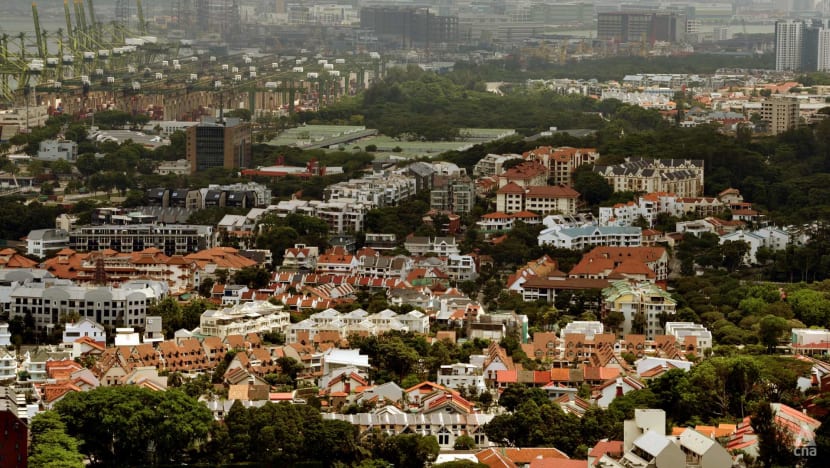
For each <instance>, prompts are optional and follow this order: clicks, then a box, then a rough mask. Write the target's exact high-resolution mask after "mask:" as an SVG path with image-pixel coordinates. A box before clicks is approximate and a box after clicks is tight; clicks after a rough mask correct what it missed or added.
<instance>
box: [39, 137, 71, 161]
mask: <svg viewBox="0 0 830 468" xmlns="http://www.w3.org/2000/svg"><path fill="white" fill-rule="evenodd" d="M37 159H41V160H43V161H57V160H59V159H63V160H64V161H75V160H76V159H78V144H77V143H75V142H74V141H71V140H43V141H41V142H40V148H39V149H38V152H37Z"/></svg>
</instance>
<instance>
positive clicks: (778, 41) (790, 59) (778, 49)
mask: <svg viewBox="0 0 830 468" xmlns="http://www.w3.org/2000/svg"><path fill="white" fill-rule="evenodd" d="M803 30H804V23H802V22H801V21H794V20H788V21H777V22H776V23H775V69H776V70H779V71H786V70H799V69H801V47H802V33H803Z"/></svg>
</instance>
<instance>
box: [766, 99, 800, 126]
mask: <svg viewBox="0 0 830 468" xmlns="http://www.w3.org/2000/svg"><path fill="white" fill-rule="evenodd" d="M761 119H762V120H763V121H764V122H766V123H767V125H769V131H770V133H772V134H773V135H778V134H779V133H784V132H786V131H787V130H792V129H794V128H798V126H799V105H798V99H796V98H793V97H783V96H775V97H773V98H770V99H766V100H764V101H763V102H762V103H761Z"/></svg>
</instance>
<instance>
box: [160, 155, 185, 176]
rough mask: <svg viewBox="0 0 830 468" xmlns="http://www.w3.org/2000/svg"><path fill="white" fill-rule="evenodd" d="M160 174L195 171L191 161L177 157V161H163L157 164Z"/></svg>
mask: <svg viewBox="0 0 830 468" xmlns="http://www.w3.org/2000/svg"><path fill="white" fill-rule="evenodd" d="M153 172H155V173H156V174H158V175H179V176H183V175H188V174H192V173H193V168H192V167H191V165H190V161H188V160H187V159H177V160H175V161H162V162H160V163H159V165H158V166H156V169H155V171H153Z"/></svg>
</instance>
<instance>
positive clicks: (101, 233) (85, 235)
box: [69, 224, 216, 256]
mask: <svg viewBox="0 0 830 468" xmlns="http://www.w3.org/2000/svg"><path fill="white" fill-rule="evenodd" d="M215 242H216V239H215V236H214V233H213V227H212V226H196V225H187V224H137V225H128V226H119V225H101V226H82V227H79V228H76V229H73V230H72V231H70V232H69V248H70V249H72V250H74V251H76V252H94V251H97V250H106V249H112V250H116V251H118V252H126V253H129V252H137V251H141V250H144V249H146V248H149V247H155V248H157V249H159V250H161V251H162V252H164V254H165V255H168V256H171V255H187V254H190V253H194V252H198V251H200V250H205V249H210V248H212V247H213V246H214V245H215Z"/></svg>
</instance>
